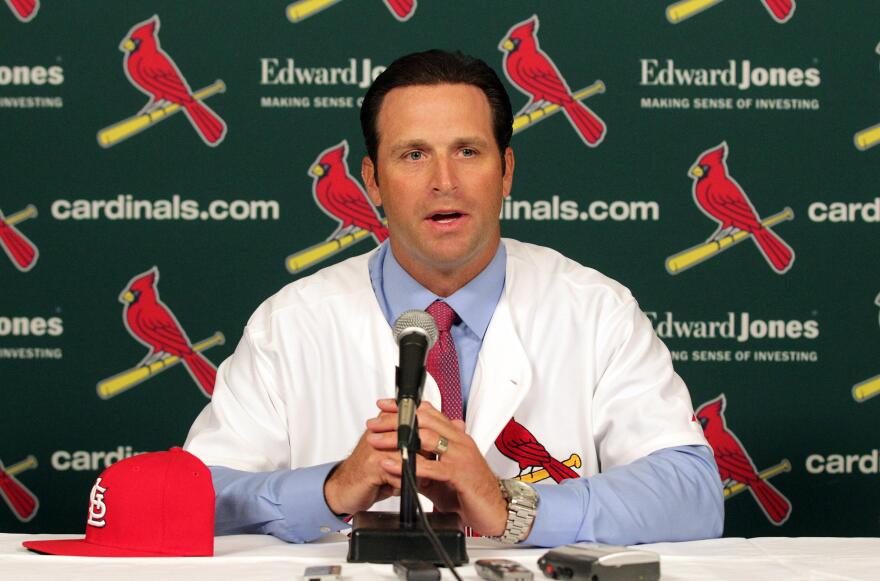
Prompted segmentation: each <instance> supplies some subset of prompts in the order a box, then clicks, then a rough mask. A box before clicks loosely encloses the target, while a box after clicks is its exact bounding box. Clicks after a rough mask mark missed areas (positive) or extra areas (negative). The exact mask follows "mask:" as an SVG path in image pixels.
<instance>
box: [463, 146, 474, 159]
mask: <svg viewBox="0 0 880 581" xmlns="http://www.w3.org/2000/svg"><path fill="white" fill-rule="evenodd" d="M461 154H462V155H463V156H465V157H473V156H475V155H477V150H475V149H471V148H470V147H465V148H464V149H462V150H461Z"/></svg>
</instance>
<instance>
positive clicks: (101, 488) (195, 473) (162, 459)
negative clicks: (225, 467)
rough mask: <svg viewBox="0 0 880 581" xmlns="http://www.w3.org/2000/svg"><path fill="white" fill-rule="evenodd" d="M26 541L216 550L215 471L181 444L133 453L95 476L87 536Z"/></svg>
mask: <svg viewBox="0 0 880 581" xmlns="http://www.w3.org/2000/svg"><path fill="white" fill-rule="evenodd" d="M22 545H24V546H25V547H26V548H28V549H30V550H31V551H34V552H37V553H44V554H47V555H70V556H81V557H196V556H210V555H213V554H214V486H213V484H212V483H211V472H210V471H209V470H208V468H207V467H206V466H205V465H204V464H203V463H202V461H201V460H199V459H198V458H196V457H195V456H193V455H192V454H190V453H189V452H186V451H184V450H182V449H181V448H171V449H170V450H168V451H167V452H150V453H147V454H138V455H136V456H131V457H130V458H126V459H125V460H121V461H119V462H117V463H115V464H113V465H111V466H110V467H109V468H107V469H106V470H104V472H102V473H101V476H99V477H98V479H97V480H96V481H95V485H94V486H93V487H92V491H91V494H90V496H89V514H88V519H87V520H86V536H85V538H84V539H65V540H55V541H51V540H50V541H25V542H24V543H22Z"/></svg>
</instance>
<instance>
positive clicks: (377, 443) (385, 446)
mask: <svg viewBox="0 0 880 581" xmlns="http://www.w3.org/2000/svg"><path fill="white" fill-rule="evenodd" d="M367 443H368V444H369V445H370V446H372V447H373V448H374V449H376V450H396V449H397V432H370V433H368V434H367Z"/></svg>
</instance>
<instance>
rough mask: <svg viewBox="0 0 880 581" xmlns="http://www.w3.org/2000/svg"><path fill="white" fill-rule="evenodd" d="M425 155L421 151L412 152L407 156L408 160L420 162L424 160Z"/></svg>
mask: <svg viewBox="0 0 880 581" xmlns="http://www.w3.org/2000/svg"><path fill="white" fill-rule="evenodd" d="M423 155H424V154H423V153H422V152H421V151H410V152H409V153H407V154H406V157H407V159H411V160H413V161H418V160H420V159H422V157H423Z"/></svg>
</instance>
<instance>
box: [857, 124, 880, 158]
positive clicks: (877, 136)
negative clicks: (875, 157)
mask: <svg viewBox="0 0 880 581" xmlns="http://www.w3.org/2000/svg"><path fill="white" fill-rule="evenodd" d="M853 143H855V144H856V149H858V150H859V151H865V150H866V149H871V148H872V147H874V146H875V145H877V144H878V143H880V123H878V124H877V125H875V126H873V127H868V128H867V129H862V130H861V131H859V132H858V133H856V134H855V135H854V136H853Z"/></svg>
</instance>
